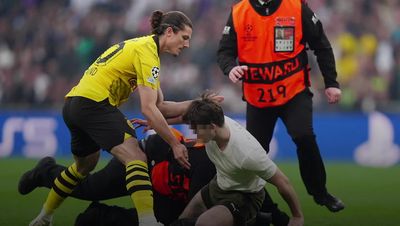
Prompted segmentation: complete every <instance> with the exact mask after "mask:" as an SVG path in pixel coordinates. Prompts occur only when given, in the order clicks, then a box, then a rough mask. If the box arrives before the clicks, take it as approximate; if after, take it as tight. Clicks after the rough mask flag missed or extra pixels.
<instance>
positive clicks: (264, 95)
mask: <svg viewBox="0 0 400 226" xmlns="http://www.w3.org/2000/svg"><path fill="white" fill-rule="evenodd" d="M257 91H258V92H259V93H260V95H259V98H258V102H263V103H265V102H267V101H268V102H275V101H276V96H277V95H282V96H283V97H286V87H285V86H284V85H279V86H277V87H276V92H275V90H273V89H267V90H265V89H262V88H258V89H257Z"/></svg>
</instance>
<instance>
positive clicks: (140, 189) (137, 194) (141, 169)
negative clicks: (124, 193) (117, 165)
mask: <svg viewBox="0 0 400 226" xmlns="http://www.w3.org/2000/svg"><path fill="white" fill-rule="evenodd" d="M126 189H127V190H128V192H129V193H130V194H131V195H130V196H131V199H132V201H133V203H134V205H135V208H136V211H137V213H138V217H139V218H140V217H143V216H147V215H153V191H152V187H151V182H150V177H149V171H148V167H147V163H145V162H143V161H141V160H135V161H132V162H129V163H128V164H127V166H126Z"/></svg>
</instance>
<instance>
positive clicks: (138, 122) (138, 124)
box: [130, 118, 153, 132]
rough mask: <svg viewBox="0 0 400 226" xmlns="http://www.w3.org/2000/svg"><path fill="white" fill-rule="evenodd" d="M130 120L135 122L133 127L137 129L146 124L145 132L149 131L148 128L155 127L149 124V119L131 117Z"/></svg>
mask: <svg viewBox="0 0 400 226" xmlns="http://www.w3.org/2000/svg"><path fill="white" fill-rule="evenodd" d="M130 121H131V123H132V124H133V128H135V129H137V128H140V127H142V126H144V128H143V132H147V131H148V130H151V129H153V128H152V127H151V126H150V125H149V123H148V122H147V120H144V119H140V118H134V119H131V120H130Z"/></svg>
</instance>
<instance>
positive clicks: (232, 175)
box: [206, 116, 277, 192]
mask: <svg viewBox="0 0 400 226" xmlns="http://www.w3.org/2000/svg"><path fill="white" fill-rule="evenodd" d="M225 125H226V126H227V127H228V128H229V130H230V138H229V141H228V144H227V145H226V147H225V149H224V150H223V151H221V150H220V149H219V147H218V145H217V143H216V142H215V141H213V140H212V141H210V142H208V143H206V152H207V155H208V157H209V158H210V160H211V161H212V162H213V163H214V165H215V168H216V169H217V183H218V186H219V187H220V188H221V189H223V190H237V191H245V192H258V191H260V190H261V189H262V188H263V187H264V186H265V184H266V182H265V180H267V179H269V178H271V177H272V176H273V175H274V174H275V172H276V169H277V167H276V165H275V163H274V162H272V160H271V159H270V158H269V157H268V156H267V152H266V151H265V150H264V149H263V148H262V146H261V144H260V143H259V142H258V141H257V140H256V139H255V138H254V137H253V136H252V135H251V134H250V133H249V132H248V131H247V130H246V129H245V128H243V127H242V126H241V125H240V124H239V123H237V122H236V121H234V120H232V119H231V118H229V117H227V116H225Z"/></svg>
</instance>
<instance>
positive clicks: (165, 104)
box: [157, 88, 192, 124]
mask: <svg viewBox="0 0 400 226" xmlns="http://www.w3.org/2000/svg"><path fill="white" fill-rule="evenodd" d="M157 95H158V96H157V107H158V109H159V110H160V112H161V114H162V115H163V116H164V117H165V118H167V119H170V121H171V122H174V123H168V124H177V123H181V122H182V121H177V120H179V119H180V116H181V115H182V114H183V113H184V112H185V111H186V109H187V108H188V107H189V105H190V103H192V100H187V101H181V102H175V101H166V100H164V94H163V92H162V90H161V88H160V89H158V91H157Z"/></svg>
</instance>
